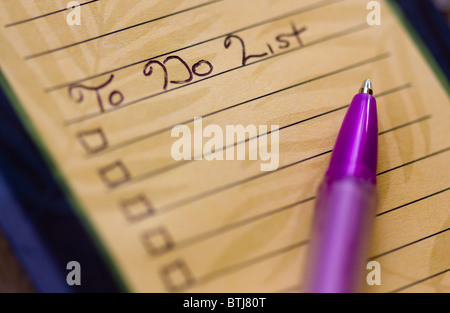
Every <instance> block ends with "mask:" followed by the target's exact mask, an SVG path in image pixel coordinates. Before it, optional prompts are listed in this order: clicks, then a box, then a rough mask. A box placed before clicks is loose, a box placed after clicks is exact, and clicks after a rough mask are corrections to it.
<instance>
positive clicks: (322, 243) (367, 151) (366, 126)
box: [305, 79, 378, 293]
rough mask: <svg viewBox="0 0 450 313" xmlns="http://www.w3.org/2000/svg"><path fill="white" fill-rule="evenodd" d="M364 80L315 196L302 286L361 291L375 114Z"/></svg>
mask: <svg viewBox="0 0 450 313" xmlns="http://www.w3.org/2000/svg"><path fill="white" fill-rule="evenodd" d="M372 94H373V91H372V83H371V81H370V80H368V79H367V80H366V81H365V82H364V83H363V85H362V87H361V89H360V91H359V94H357V95H356V96H355V97H354V98H353V101H352V103H351V104H350V107H349V109H348V111H347V114H346V116H345V119H344V122H343V124H342V127H341V130H340V132H339V135H338V138H337V141H336V145H335V147H334V150H333V154H332V156H331V161H330V165H329V168H328V171H327V172H326V174H325V178H324V180H323V182H322V184H321V185H320V187H319V192H318V196H317V199H316V206H315V214H314V222H313V229H312V237H311V245H310V248H309V253H308V258H307V264H306V272H305V282H306V285H305V291H306V292H307V293H354V292H359V291H361V287H362V282H363V273H364V270H365V264H364V263H365V262H367V257H368V255H367V254H368V248H369V246H370V240H371V232H372V225H373V221H374V217H375V212H376V205H377V192H376V171H377V154H378V119H377V107H376V100H375V98H374V97H373V95H372Z"/></svg>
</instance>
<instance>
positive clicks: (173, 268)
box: [161, 259, 195, 292]
mask: <svg viewBox="0 0 450 313" xmlns="http://www.w3.org/2000/svg"><path fill="white" fill-rule="evenodd" d="M161 278H162V281H163V282H164V284H165V286H166V289H167V290H168V291H169V292H180V291H183V290H184V289H186V288H189V287H190V286H192V285H193V284H194V283H195V279H194V277H193V275H192V273H191V271H190V269H189V267H188V266H187V264H186V262H184V261H183V260H181V259H178V260H175V261H174V262H172V263H170V264H168V265H166V266H164V267H163V268H162V269H161Z"/></svg>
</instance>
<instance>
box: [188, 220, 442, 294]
mask: <svg viewBox="0 0 450 313" xmlns="http://www.w3.org/2000/svg"><path fill="white" fill-rule="evenodd" d="M448 230H450V228H449V229H446V230H443V231H441V232H439V233H436V234H433V235H430V236H427V237H425V238H422V239H420V240H416V241H414V242H411V243H409V244H406V245H404V246H401V247H399V248H397V249H394V250H391V251H388V252H385V253H383V254H382V255H387V254H390V253H394V252H396V251H399V250H401V249H403V248H406V247H408V246H411V245H414V244H416V243H419V242H421V241H424V240H426V239H430V238H432V237H434V236H437V235H439V234H442V233H445V232H447V231H448ZM309 242H310V241H309V240H302V241H300V242H297V243H294V244H292V245H289V246H286V247H284V248H282V249H279V250H274V251H271V252H268V253H265V254H262V255H260V256H257V257H254V258H251V259H248V260H245V261H242V262H239V263H236V264H233V265H230V266H227V267H224V268H222V269H220V270H217V271H214V272H211V273H209V274H205V275H203V276H201V277H200V278H198V279H197V280H196V283H195V285H194V286H197V285H200V284H205V283H208V282H210V281H213V280H215V279H217V278H220V277H221V276H225V275H228V274H230V273H233V272H237V271H239V270H242V269H245V268H247V267H251V266H253V265H255V264H257V263H260V262H263V261H266V260H268V259H271V258H274V257H276V256H279V255H282V254H285V253H287V252H290V251H292V250H295V249H298V248H300V247H304V246H306V245H308V244H309ZM374 258H375V257H374ZM374 258H371V259H374ZM447 271H448V270H447ZM447 271H445V272H447ZM443 273H444V272H442V273H440V274H436V275H433V276H430V277H428V278H426V279H424V280H428V279H430V278H433V277H436V276H438V275H441V274H443ZM424 280H420V281H418V282H415V283H413V284H410V285H407V286H405V287H402V288H399V289H397V290H395V291H394V292H398V291H399V290H402V289H403V288H409V287H411V286H413V285H414V284H418V283H420V282H422V281H424ZM194 286H192V287H194Z"/></svg>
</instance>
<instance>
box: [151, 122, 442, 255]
mask: <svg viewBox="0 0 450 313" xmlns="http://www.w3.org/2000/svg"><path fill="white" fill-rule="evenodd" d="M416 123H417V122H416ZM408 125H412V123H408ZM397 129H399V128H398V127H395V128H392V130H397ZM385 133H386V132H383V133H380V136H382V135H384V134H385ZM448 190H450V188H446V189H444V190H441V191H438V192H435V193H433V194H430V195H428V196H425V197H423V198H420V199H417V200H414V201H411V202H409V203H406V204H404V205H401V206H398V207H395V208H393V209H390V210H388V211H386V212H383V213H380V214H377V217H379V216H382V215H385V214H388V213H391V212H394V211H397V210H399V209H402V208H405V207H407V206H409V205H412V204H415V203H418V202H420V201H423V200H425V199H428V198H431V197H434V196H437V195H439V194H441V193H443V192H446V191H448ZM315 199H316V197H315V196H312V197H309V198H306V199H303V200H300V201H296V202H294V203H291V204H288V205H284V206H282V207H278V208H276V209H272V210H269V211H267V212H264V213H261V214H258V215H255V216H251V217H248V218H246V219H243V220H240V221H237V222H234V223H231V224H228V225H225V226H222V227H219V228H216V229H213V230H210V231H207V232H204V233H201V234H199V235H195V236H193V237H190V238H186V239H182V240H179V241H178V243H175V246H174V249H183V248H186V247H187V246H191V245H194V244H197V243H199V242H201V241H203V240H206V239H210V238H212V237H215V236H218V235H221V234H223V233H226V232H229V231H232V230H235V229H236V228H239V227H243V226H246V225H248V224H251V223H254V222H257V221H259V220H261V219H264V218H267V217H269V216H272V215H275V214H277V213H281V212H284V211H286V210H289V209H292V208H294V207H296V206H299V205H301V204H304V203H307V202H310V201H314V200H315ZM157 214H158V212H157Z"/></svg>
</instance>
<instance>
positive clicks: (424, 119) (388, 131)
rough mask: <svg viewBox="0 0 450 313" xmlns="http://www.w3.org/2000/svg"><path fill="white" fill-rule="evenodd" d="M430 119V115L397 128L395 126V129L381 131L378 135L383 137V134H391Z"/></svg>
mask: <svg viewBox="0 0 450 313" xmlns="http://www.w3.org/2000/svg"><path fill="white" fill-rule="evenodd" d="M430 119H431V115H427V116H424V117H421V118H419V119H417V120H414V121H411V122H409V123H406V124H402V125H399V126H397V127H395V128H392V129H389V130H386V131H383V132H381V133H380V135H384V134H387V133H390V132H393V131H396V130H399V129H402V128H405V127H408V126H409V125H412V124H417V123H420V122H425V121H428V120H430Z"/></svg>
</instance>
